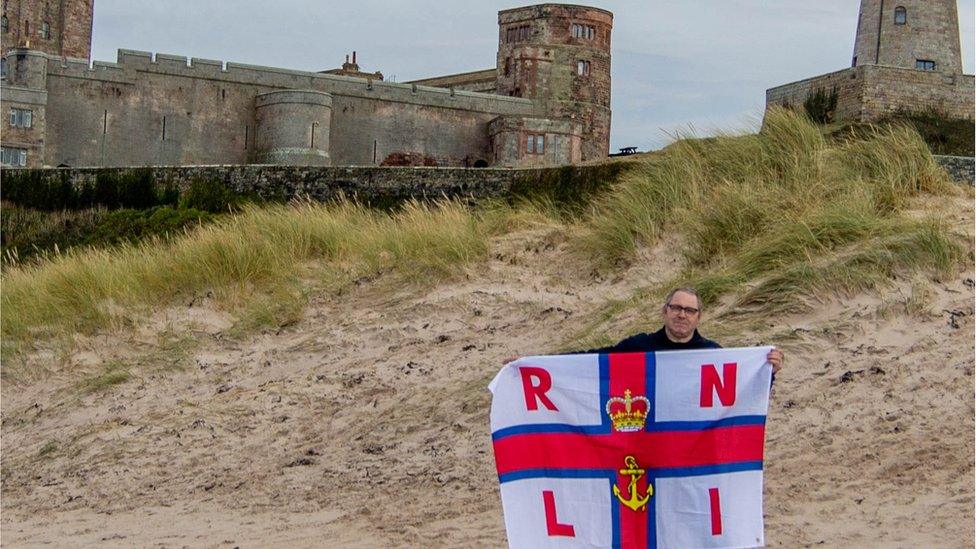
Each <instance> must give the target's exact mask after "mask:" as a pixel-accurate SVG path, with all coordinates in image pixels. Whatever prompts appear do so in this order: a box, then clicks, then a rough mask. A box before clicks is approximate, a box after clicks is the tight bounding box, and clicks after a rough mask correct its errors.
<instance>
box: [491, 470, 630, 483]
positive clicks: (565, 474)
mask: <svg viewBox="0 0 976 549" xmlns="http://www.w3.org/2000/svg"><path fill="white" fill-rule="evenodd" d="M527 478H609V479H610V483H611V485H612V484H613V483H614V482H616V480H617V470H616V469H523V470H522V471H512V472H511V473H505V474H503V475H498V480H499V482H502V483H505V482H512V481H513V480H523V479H527Z"/></svg>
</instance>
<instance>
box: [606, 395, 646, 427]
mask: <svg viewBox="0 0 976 549" xmlns="http://www.w3.org/2000/svg"><path fill="white" fill-rule="evenodd" d="M635 404H636V405H637V406H635ZM650 410H651V401H650V400H647V399H646V398H644V397H642V396H640V395H638V396H636V397H631V396H630V389H627V390H626V391H624V398H620V397H613V398H611V399H610V400H608V401H607V415H609V416H610V421H611V422H612V423H613V428H614V429H615V430H617V431H620V432H622V433H631V432H634V431H640V430H641V429H643V428H644V422H645V421H646V420H647V414H648V413H649V412H650Z"/></svg>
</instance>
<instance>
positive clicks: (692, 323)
mask: <svg viewBox="0 0 976 549" xmlns="http://www.w3.org/2000/svg"><path fill="white" fill-rule="evenodd" d="M690 310H694V311H695V312H694V313H691V312H689V311H690ZM663 315H664V327H665V329H666V330H667V333H668V336H669V337H670V338H671V339H672V340H675V341H685V340H687V339H689V338H690V337H691V336H692V335H693V334H694V333H695V330H696V329H697V328H698V322H699V321H700V320H701V311H700V310H699V309H698V298H697V297H695V296H693V295H691V294H689V293H685V292H677V293H675V294H674V296H672V297H671V303H669V304H667V305H665V306H664V311H663Z"/></svg>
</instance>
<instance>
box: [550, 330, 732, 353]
mask: <svg viewBox="0 0 976 549" xmlns="http://www.w3.org/2000/svg"><path fill="white" fill-rule="evenodd" d="M721 348H722V346H721V345H719V344H718V343H716V342H714V341H712V340H711V339H705V338H704V337H702V335H701V334H699V333H698V330H695V333H694V335H692V336H691V339H689V340H688V341H687V342H685V343H676V342H674V341H671V340H670V339H668V335H667V334H666V333H665V331H664V328H663V327H662V328H661V329H660V330H658V331H656V332H654V333H653V334H647V333H643V334H637V335H632V336H630V337H628V338H627V339H624V340H622V341H620V342H619V343H617V344H616V345H611V346H609V347H601V348H599V349H590V350H588V351H577V352H575V353H569V354H574V355H582V354H592V353H652V352H654V351H687V350H690V349H721Z"/></svg>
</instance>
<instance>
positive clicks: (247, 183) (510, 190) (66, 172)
mask: <svg viewBox="0 0 976 549" xmlns="http://www.w3.org/2000/svg"><path fill="white" fill-rule="evenodd" d="M631 166H633V163H630V162H611V163H607V164H599V165H589V166H562V167H556V168H534V169H516V170H512V169H498V168H483V169H477V168H468V169H465V168H425V167H325V166H273V165H253V164H252V165H242V166H193V167H174V166H170V167H152V168H142V169H148V170H151V172H152V174H153V178H154V179H155V181H156V182H157V183H158V184H164V183H168V184H175V185H176V186H177V187H179V188H180V189H181V190H186V189H187V188H188V187H189V186H190V183H191V182H193V181H194V180H199V181H205V182H215V183H220V184H222V185H224V186H226V187H227V188H229V189H232V190H234V191H236V192H238V193H242V194H247V195H256V196H259V197H262V198H265V199H269V200H290V199H292V198H296V197H310V198H312V199H315V200H329V199H333V198H337V197H339V196H347V197H356V198H358V199H359V200H362V201H364V202H367V203H371V204H374V205H383V206H385V205H391V204H396V203H399V202H402V201H404V200H407V199H410V198H417V199H435V198H440V197H443V196H446V197H459V198H466V197H473V198H489V197H503V196H527V195H536V194H546V195H549V196H552V197H553V198H554V199H557V200H559V201H560V202H561V203H567V204H568V203H574V202H577V201H578V200H580V198H581V197H585V196H589V195H590V194H592V193H594V192H596V191H598V190H599V189H602V188H605V186H606V185H607V184H609V183H611V182H613V181H614V180H615V179H616V178H617V177H618V175H619V174H620V173H621V171H623V170H626V169H629V168H630V167H631ZM132 169H133V168H41V169H37V170H33V171H34V172H37V173H39V174H40V177H41V178H42V179H44V180H47V181H51V182H55V183H56V182H60V181H63V180H65V181H70V182H71V183H72V184H74V185H76V186H78V187H80V186H81V185H82V184H85V183H94V182H95V180H96V178H97V176H98V175H99V174H100V173H114V174H118V175H121V174H123V173H124V172H127V171H129V170H132ZM11 171H21V170H19V169H18V170H13V169H9V168H8V169H4V170H3V172H5V173H9V172H11Z"/></svg>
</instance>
